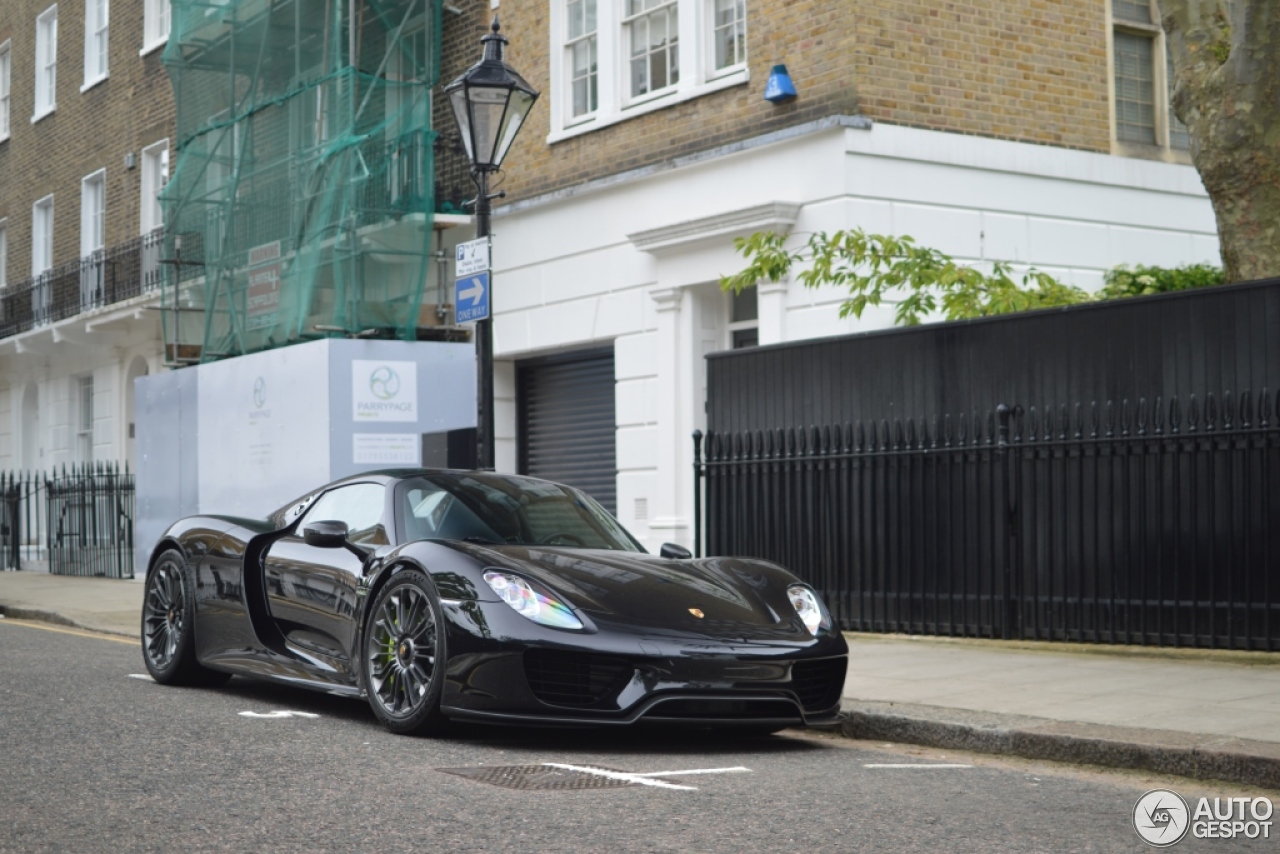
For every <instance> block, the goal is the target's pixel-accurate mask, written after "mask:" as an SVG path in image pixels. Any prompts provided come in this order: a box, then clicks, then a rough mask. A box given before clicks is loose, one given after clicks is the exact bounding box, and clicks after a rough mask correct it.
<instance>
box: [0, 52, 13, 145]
mask: <svg viewBox="0 0 1280 854" xmlns="http://www.w3.org/2000/svg"><path fill="white" fill-rule="evenodd" d="M10 53H11V52H10V50H9V42H7V41H6V42H4V43H3V44H0V141H3V140H6V139H8V138H9V56H10Z"/></svg>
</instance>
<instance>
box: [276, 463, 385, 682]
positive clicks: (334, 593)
mask: <svg viewBox="0 0 1280 854" xmlns="http://www.w3.org/2000/svg"><path fill="white" fill-rule="evenodd" d="M386 489H387V488H386V487H385V486H383V485H382V484H378V483H352V484H345V485H343V486H339V487H337V488H335V489H331V490H329V491H328V492H326V493H324V494H323V495H321V496H320V497H319V498H317V499H316V501H315V502H314V503H313V504H312V505H311V507H309V508H308V509H307V511H306V514H305V515H304V516H303V517H302V520H301V521H300V522H299V523H298V525H297V526H296V527H295V528H294V533H293V534H291V535H290V536H287V537H283V538H281V539H279V540H277V541H276V542H275V543H274V544H272V546H271V549H270V550H269V551H268V552H267V556H266V560H265V562H264V563H265V568H266V583H267V602H268V604H269V606H270V608H271V616H272V618H273V619H275V621H276V623H277V625H278V626H279V627H280V631H281V632H282V633H283V634H284V636H285V637H286V638H287V639H288V640H289V641H290V642H291V643H295V644H297V645H298V646H300V647H303V648H305V649H306V650H308V651H309V652H315V653H320V654H322V655H325V656H326V657H329V658H336V659H347V658H348V656H349V654H350V651H351V649H352V644H353V642H354V639H355V638H354V625H355V623H354V618H355V612H356V604H357V597H356V594H357V590H358V585H359V581H360V578H361V577H362V575H363V572H364V562H363V561H362V560H361V559H360V557H359V556H357V555H356V554H355V553H354V552H353V551H352V550H350V549H346V548H319V547H317V546H310V545H307V543H306V541H305V540H304V539H303V531H304V530H305V529H306V527H307V526H308V525H309V524H312V523H314V522H327V521H335V522H344V523H346V525H347V529H348V532H349V533H348V536H347V541H348V542H349V543H351V544H352V545H355V546H357V547H360V548H363V549H365V550H367V551H373V550H374V549H376V548H377V547H378V546H382V545H387V544H388V543H389V542H390V540H389V531H388V524H387V519H386Z"/></svg>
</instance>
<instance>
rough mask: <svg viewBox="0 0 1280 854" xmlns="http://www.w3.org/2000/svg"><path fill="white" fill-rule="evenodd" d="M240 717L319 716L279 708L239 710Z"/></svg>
mask: <svg viewBox="0 0 1280 854" xmlns="http://www.w3.org/2000/svg"><path fill="white" fill-rule="evenodd" d="M240 717H242V718H318V717H320V716H319V715H313V714H312V713H311V712H289V711H284V710H280V711H275V712H241V713H240Z"/></svg>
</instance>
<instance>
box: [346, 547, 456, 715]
mask: <svg viewBox="0 0 1280 854" xmlns="http://www.w3.org/2000/svg"><path fill="white" fill-rule="evenodd" d="M442 622H443V619H442V615H441V611H440V600H439V597H438V596H437V595H436V592H435V588H434V586H433V585H432V583H431V581H430V579H428V578H427V577H426V576H425V575H423V574H422V573H421V572H418V571H417V570H403V571H401V572H400V573H398V574H397V575H396V576H395V577H393V578H392V579H391V580H390V581H389V582H387V585H386V587H384V588H382V591H381V592H380V593H379V594H378V598H377V599H376V600H375V601H374V604H373V609H372V611H371V612H370V616H369V627H368V629H367V630H366V632H365V640H364V649H365V657H364V667H363V671H362V672H363V679H364V687H365V693H366V694H367V695H368V697H369V705H370V706H372V707H373V713H374V714H375V715H376V716H377V717H378V720H379V721H381V723H382V725H383V726H384V727H386V728H387V729H388V730H390V731H391V732H394V733H399V734H401V735H430V734H432V733H435V732H438V731H440V730H441V729H443V727H444V725H445V723H446V719H445V717H444V715H442V714H441V713H440V694H441V691H442V688H443V684H444V665H445V660H446V659H445V647H444V630H443V625H442Z"/></svg>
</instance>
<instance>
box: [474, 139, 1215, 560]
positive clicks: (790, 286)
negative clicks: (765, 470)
mask: <svg viewBox="0 0 1280 854" xmlns="http://www.w3.org/2000/svg"><path fill="white" fill-rule="evenodd" d="M512 168H516V167H514V166H513V167H512ZM854 227H861V228H863V229H865V230H867V231H870V232H875V233H884V234H894V235H907V234H909V235H911V236H912V237H914V238H916V240H917V241H918V242H919V243H920V244H921V245H924V246H931V247H934V248H937V249H939V250H941V251H943V252H946V253H948V254H950V255H952V256H953V257H955V258H957V259H958V260H962V261H967V262H983V261H993V260H1007V261H1012V262H1017V263H1019V264H1030V265H1034V266H1036V267H1038V268H1039V269H1041V270H1044V271H1046V272H1049V273H1052V274H1054V275H1055V276H1057V277H1059V278H1060V279H1062V280H1064V281H1066V282H1069V283H1072V284H1075V285H1078V286H1080V287H1082V288H1085V289H1086V290H1091V291H1092V290H1096V289H1098V288H1099V287H1100V286H1101V284H1102V275H1103V273H1104V272H1105V271H1106V270H1107V269H1109V268H1111V267H1113V266H1115V265H1118V264H1122V263H1145V264H1156V265H1161V266H1175V265H1179V264H1185V263H1193V262H1202V261H1203V262H1208V263H1213V264H1216V263H1218V246H1217V239H1216V236H1215V225H1214V216H1213V210H1212V208H1211V206H1210V204H1209V201H1208V198H1207V196H1206V195H1205V192H1204V189H1203V187H1202V185H1201V183H1200V179H1199V176H1198V174H1197V173H1196V171H1195V169H1194V168H1193V167H1191V166H1186V165H1179V164H1174V163H1163V162H1157V161H1153V160H1142V159H1135V158H1127V157H1117V156H1113V155H1109V154H1100V153H1091V152H1083V151H1073V150H1068V149H1063V148H1054V147H1049V146H1044V145H1034V144H1026V143H1018V142H1009V141H1002V140H993V139H988V138H983V137H977V136H968V135H961V134H955V133H945V132H939V131H930V130H920V129H913V128H908V127H901V126H893V125H882V124H876V125H873V124H872V123H870V122H869V121H867V120H865V119H863V118H861V117H832V118H829V119H824V120H821V121H817V122H814V123H811V124H807V125H801V126H797V127H793V128H790V129H787V130H785V131H782V132H778V133H773V134H769V135H765V136H761V137H757V138H755V139H750V140H747V141H744V142H741V143H736V144H732V145H729V146H726V147H724V148H720V149H717V150H712V151H707V152H705V153H702V154H698V155H695V156H690V157H687V158H684V159H680V160H675V161H672V162H669V163H664V164H662V165H660V166H655V167H649V168H644V169H640V170H636V171H634V172H629V173H623V174H618V175H614V176H611V177H609V178H607V179H604V180H601V181H598V182H594V183H587V184H582V185H577V186H574V187H572V188H569V189H565V190H562V191H558V192H555V193H552V194H548V195H546V196H542V197H537V198H531V199H527V200H525V201H522V202H519V203H516V204H513V205H509V206H507V207H505V208H500V209H499V210H498V211H497V212H496V217H495V221H494V250H493V251H494V265H495V273H494V316H495V352H496V358H497V359H498V360H499V361H498V367H497V370H498V376H497V379H496V388H497V395H498V397H499V398H500V400H499V402H498V405H497V434H498V439H499V441H498V445H497V465H498V468H499V469H502V470H516V469H518V468H521V467H522V466H521V460H520V453H519V448H520V445H521V442H522V441H524V440H523V439H522V432H523V431H527V430H528V429H529V425H528V423H527V422H524V421H523V419H522V418H520V417H519V416H518V413H517V397H518V395H517V388H518V383H517V378H516V377H517V369H518V367H519V366H520V365H521V364H523V363H524V362H525V360H530V359H534V358H536V357H540V356H546V355H548V354H564V353H572V352H577V351H589V350H596V349H597V348H601V347H605V348H610V349H611V350H612V355H613V370H614V379H615V385H614V392H615V396H614V419H615V427H616V433H615V436H616V466H617V481H616V488H617V513H618V516H619V517H620V519H621V520H622V522H623V523H624V524H625V525H627V527H628V528H630V529H631V530H632V531H633V532H634V533H635V534H636V535H637V536H638V537H639V538H640V539H641V540H642V541H643V542H644V543H645V545H646V546H647V547H649V548H651V549H653V548H656V546H657V545H658V544H660V543H662V542H668V541H672V542H679V543H683V544H685V545H689V544H690V543H691V541H692V520H691V518H690V512H691V504H692V489H693V476H692V442H691V439H690V436H691V434H692V432H693V430H694V429H695V428H702V427H704V426H705V423H704V414H703V410H704V406H703V403H704V399H705V382H706V381H705V368H704V360H703V356H704V355H706V354H707V353H709V352H713V351H716V350H722V349H726V348H729V347H730V346H732V344H733V341H734V333H735V332H737V333H739V334H740V335H741V333H742V332H744V331H745V330H749V329H750V328H751V327H752V326H754V327H755V329H756V335H758V340H759V343H760V344H773V343H778V342H784V341H795V340H799V339H806V338H813V337H819V336H828V335H838V334H844V333H850V332H856V331H859V330H868V329H874V328H880V327H884V326H888V325H890V324H891V323H892V307H890V306H882V307H881V308H880V309H878V310H869V311H868V312H867V313H866V314H864V316H863V318H862V319H861V320H854V319H852V318H850V319H846V320H842V319H840V317H839V311H838V309H839V304H840V302H841V301H842V299H843V294H842V293H841V292H840V291H838V290H836V289H827V290H822V291H814V290H807V289H805V288H803V287H802V286H801V285H799V284H798V283H794V282H784V283H779V284H777V285H767V286H762V287H760V288H758V291H759V293H758V295H757V305H758V312H757V316H758V319H757V320H755V321H754V322H753V321H745V322H743V321H739V322H737V323H735V322H733V319H732V311H733V300H732V299H731V298H730V296H729V295H728V294H725V293H723V292H722V291H721V290H720V288H719V286H718V279H719V277H720V276H721V275H723V274H727V273H732V272H735V271H737V270H739V269H741V268H742V266H744V261H743V259H742V258H741V257H740V256H738V255H737V254H736V253H735V251H734V249H733V245H732V241H733V238H734V237H737V236H742V235H747V234H750V233H752V232H754V231H758V230H764V229H774V230H788V231H789V232H790V234H791V240H790V245H795V246H799V245H800V244H802V243H803V242H804V241H805V240H806V239H807V237H808V235H809V234H810V233H812V232H815V231H828V232H830V231H834V230H837V229H842V228H854ZM459 231H461V229H459ZM1011 356H1012V354H1011Z"/></svg>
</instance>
